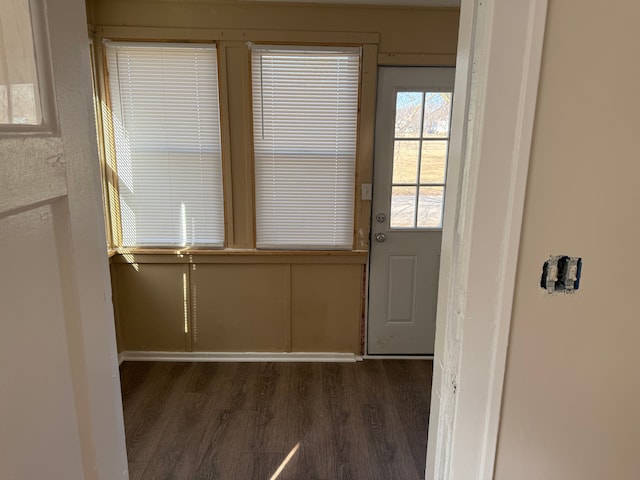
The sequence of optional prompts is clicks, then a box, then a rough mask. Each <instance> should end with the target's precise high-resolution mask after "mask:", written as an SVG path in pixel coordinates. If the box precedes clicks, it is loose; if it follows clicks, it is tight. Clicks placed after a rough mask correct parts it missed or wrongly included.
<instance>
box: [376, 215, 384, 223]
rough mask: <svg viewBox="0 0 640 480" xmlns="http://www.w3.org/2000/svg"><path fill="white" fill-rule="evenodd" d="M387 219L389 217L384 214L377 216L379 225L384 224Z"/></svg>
mask: <svg viewBox="0 0 640 480" xmlns="http://www.w3.org/2000/svg"><path fill="white" fill-rule="evenodd" d="M386 219H387V216H386V215H385V214H384V213H379V214H377V215H376V220H377V221H378V223H383V222H384V221H385V220H386Z"/></svg>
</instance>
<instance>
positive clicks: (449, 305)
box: [426, 0, 548, 480]
mask: <svg viewBox="0 0 640 480" xmlns="http://www.w3.org/2000/svg"><path fill="white" fill-rule="evenodd" d="M547 1H548V0H509V1H497V0H462V8H461V15H460V33H459V41H458V53H457V63H456V83H455V93H454V104H453V117H452V133H451V143H450V153H449V159H450V164H449V176H448V184H447V186H448V190H447V197H446V203H445V204H446V207H445V214H444V215H445V218H444V230H443V240H442V253H441V263H440V282H439V285H440V287H439V295H438V306H439V308H438V316H437V331H436V346H435V360H434V377H433V390H432V406H431V418H432V419H433V420H432V421H431V422H430V426H429V444H428V449H427V472H426V478H427V479H429V480H431V479H437V480H454V479H455V480H458V479H460V480H461V479H465V480H469V479H482V480H489V479H491V478H493V471H494V463H495V456H496V446H497V437H498V426H499V421H500V407H501V401H502V390H503V382H504V371H505V365H506V354H507V344H508V337H509V327H510V323H511V307H512V302H513V292H514V285H515V274H516V264H517V259H518V248H519V245H520V228H521V225H522V217H523V207H524V196H525V195H524V193H525V186H526V180H527V171H528V165H529V156H530V148H531V138H532V133H533V120H534V116H535V106H536V99H537V91H538V81H539V73H540V62H541V57H542V44H543V38H544V28H545V22H546V9H547ZM532 281H533V280H532Z"/></svg>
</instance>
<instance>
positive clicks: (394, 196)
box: [391, 187, 417, 228]
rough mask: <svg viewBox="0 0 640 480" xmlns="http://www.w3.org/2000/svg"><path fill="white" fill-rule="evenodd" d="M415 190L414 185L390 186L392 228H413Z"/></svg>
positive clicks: (414, 221) (414, 219) (414, 223)
mask: <svg viewBox="0 0 640 480" xmlns="http://www.w3.org/2000/svg"><path fill="white" fill-rule="evenodd" d="M416 190H417V189H416V187H392V189H391V227H392V228H413V227H415V226H416Z"/></svg>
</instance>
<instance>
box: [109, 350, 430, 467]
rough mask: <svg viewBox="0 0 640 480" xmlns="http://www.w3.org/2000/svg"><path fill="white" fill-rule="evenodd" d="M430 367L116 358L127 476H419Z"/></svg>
mask: <svg viewBox="0 0 640 480" xmlns="http://www.w3.org/2000/svg"><path fill="white" fill-rule="evenodd" d="M431 371H432V362H431V361H405V360H384V361H382V360H367V361H364V362H359V363H163V362H125V363H123V365H122V367H121V369H120V376H121V380H122V396H123V401H124V417H125V431H126V438H127V452H128V455H129V469H130V476H131V480H160V479H176V480H191V479H223V480H275V479H276V478H277V480H316V479H317V480H320V479H326V480H378V479H379V480H392V479H397V480H422V479H424V468H425V452H426V445H427V424H428V418H429V401H430V390H431ZM287 458H288V461H287V462H285V460H286V459H287ZM278 472H279V473H278Z"/></svg>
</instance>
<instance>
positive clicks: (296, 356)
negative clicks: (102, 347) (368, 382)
mask: <svg viewBox="0 0 640 480" xmlns="http://www.w3.org/2000/svg"><path fill="white" fill-rule="evenodd" d="M356 360H357V357H356V355H354V354H353V353H331V352H318V353H315V352H313V353H309V352H290V353H288V352H274V353H270V352H120V353H119V354H118V362H119V363H120V364H121V363H122V362H126V361H129V362H140V361H147V362H150V361H156V362H355V361H356Z"/></svg>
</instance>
